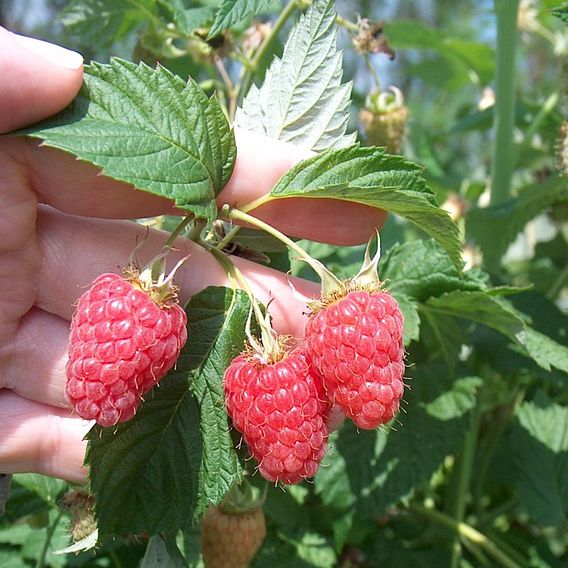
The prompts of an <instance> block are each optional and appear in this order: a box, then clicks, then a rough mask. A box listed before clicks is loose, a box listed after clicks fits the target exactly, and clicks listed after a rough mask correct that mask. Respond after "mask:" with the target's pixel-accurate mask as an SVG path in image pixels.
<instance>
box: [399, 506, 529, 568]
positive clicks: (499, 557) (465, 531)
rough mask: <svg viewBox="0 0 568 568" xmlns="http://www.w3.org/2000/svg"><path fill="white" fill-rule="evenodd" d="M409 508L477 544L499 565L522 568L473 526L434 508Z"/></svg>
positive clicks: (507, 567) (508, 567) (506, 567)
mask: <svg viewBox="0 0 568 568" xmlns="http://www.w3.org/2000/svg"><path fill="white" fill-rule="evenodd" d="M409 509H410V511H412V512H414V513H416V514H417V515H420V516H422V517H425V518H427V519H431V520H432V521H434V522H436V523H438V524H439V525H442V526H444V527H446V528H448V529H450V530H452V531H454V532H455V533H456V534H457V535H459V536H460V537H461V538H464V539H467V540H468V541H470V542H472V543H474V544H477V545H479V546H480V547H481V548H482V549H483V550H484V551H485V552H487V554H489V555H490V556H491V557H492V558H493V559H495V560H496V561H497V562H499V564H501V566H504V567H505V568H522V566H521V565H520V564H518V563H517V562H515V561H514V560H513V559H511V558H510V557H509V556H508V555H507V554H505V553H504V552H503V551H502V550H501V549H500V548H499V547H498V546H497V545H496V544H495V543H494V542H493V541H492V540H490V539H489V538H488V537H487V536H485V535H484V534H483V533H481V532H479V531H478V530H477V529H475V528H474V527H472V526H470V525H468V524H466V523H464V522H457V521H456V520H455V519H452V517H449V516H448V515H445V514H444V513H441V512H440V511H437V510H436V509H427V508H426V507H422V506H421V505H411V506H410V507H409Z"/></svg>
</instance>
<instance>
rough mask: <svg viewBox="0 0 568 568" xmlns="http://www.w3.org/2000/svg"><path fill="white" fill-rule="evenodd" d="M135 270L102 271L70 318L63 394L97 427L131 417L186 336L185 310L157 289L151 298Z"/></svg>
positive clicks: (150, 293) (80, 414)
mask: <svg viewBox="0 0 568 568" xmlns="http://www.w3.org/2000/svg"><path fill="white" fill-rule="evenodd" d="M136 275H137V273H136V274H135V275H134V276H132V275H131V277H130V278H129V279H125V278H123V277H122V276H119V275H117V274H102V275H100V276H99V277H98V278H96V279H95V281H94V282H93V284H92V285H91V287H90V289H89V290H88V291H87V292H85V293H84V294H83V295H82V296H81V298H80V299H79V303H78V305H77V310H76V311H75V315H74V316H73V321H72V322H71V335H70V346H69V362H68V363H67V385H66V389H65V393H66V395H67V398H68V399H69V401H70V402H71V403H72V404H73V406H74V408H75V410H76V412H77V414H79V416H81V417H83V418H86V419H88V420H91V419H94V420H96V421H97V423H98V424H100V425H101V426H113V425H115V424H117V423H119V422H125V421H126V420H129V419H130V418H132V416H134V414H135V413H136V409H137V407H138V405H139V403H140V400H141V397H142V395H143V394H144V393H146V392H147V391H149V390H150V389H151V388H152V387H153V386H154V385H155V384H156V383H157V382H158V381H159V380H160V379H161V378H163V377H164V376H165V375H166V373H167V372H168V371H169V370H170V369H171V368H172V367H173V366H174V364H175V362H176V361H177V358H178V356H179V352H180V350H181V348H182V347H183V346H184V344H185V342H186V340H187V330H186V324H187V317H186V315H185V312H184V310H183V309H182V308H181V307H180V306H179V305H178V304H176V303H170V304H168V303H167V301H165V300H168V299H171V295H170V296H167V295H166V296H165V300H164V292H163V290H161V289H158V288H156V289H157V290H158V292H159V293H158V295H157V297H156V298H154V299H153V293H152V292H153V290H152V289H148V288H147V287H145V286H143V284H142V283H141V281H140V280H139V279H138V278H137V277H136ZM170 291H171V288H170ZM160 294H161V296H160Z"/></svg>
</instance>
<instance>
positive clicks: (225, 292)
mask: <svg viewBox="0 0 568 568" xmlns="http://www.w3.org/2000/svg"><path fill="white" fill-rule="evenodd" d="M186 311H187V314H188V326H189V330H188V332H189V340H188V342H187V344H186V346H185V347H184V349H183V350H182V353H181V355H180V358H179V360H178V363H177V369H176V370H175V371H174V372H171V373H170V374H169V375H168V377H166V378H165V379H163V380H162V381H161V382H160V385H159V387H158V388H155V389H154V390H153V391H151V392H150V393H149V394H148V395H147V398H146V400H145V402H144V403H143V404H142V405H141V407H140V409H139V411H138V413H137V415H136V416H135V417H134V418H133V419H132V420H130V421H129V422H126V423H124V424H121V425H119V426H118V427H117V428H116V429H113V428H107V429H101V428H98V427H96V428H93V429H92V430H91V432H90V433H89V434H88V440H89V446H88V451H87V463H88V464H89V465H90V476H91V486H92V488H93V492H94V494H95V496H96V502H95V508H96V512H97V518H98V524H99V529H100V531H101V534H102V535H104V534H116V533H136V532H140V531H146V532H148V533H149V534H157V533H159V532H172V531H176V530H178V529H180V528H181V529H182V530H185V529H188V528H189V527H190V526H191V524H192V522H193V521H194V520H195V519H196V518H198V517H199V516H200V515H201V514H202V513H203V512H204V511H205V510H206V509H207V507H208V506H209V505H210V504H218V503H219V501H220V500H221V499H222V497H223V496H224V494H225V493H226V492H227V490H228V489H229V487H230V486H231V485H232V484H233V483H235V482H237V481H238V480H239V479H240V477H241V474H242V468H241V465H240V463H239V461H238V458H237V454H236V452H235V449H234V447H233V443H232V440H231V437H230V434H229V426H228V423H227V415H226V412H225V408H224V397H223V386H222V381H223V372H224V369H225V368H226V367H227V366H228V364H229V363H230V361H231V360H232V359H233V357H234V356H235V355H236V354H237V353H238V352H239V351H240V350H241V348H242V346H243V343H244V329H245V322H246V318H247V316H248V311H249V304H248V301H247V299H246V294H245V293H244V292H242V291H237V292H234V291H232V290H230V289H227V288H207V289H206V290H204V291H203V292H201V293H199V294H197V295H196V296H194V297H193V299H192V300H191V302H189V304H188V305H187V308H186Z"/></svg>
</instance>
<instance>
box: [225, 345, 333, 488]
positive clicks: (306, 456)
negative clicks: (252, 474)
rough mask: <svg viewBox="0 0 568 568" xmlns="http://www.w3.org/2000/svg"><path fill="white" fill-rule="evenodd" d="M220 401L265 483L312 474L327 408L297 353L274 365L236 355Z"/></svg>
mask: <svg viewBox="0 0 568 568" xmlns="http://www.w3.org/2000/svg"><path fill="white" fill-rule="evenodd" d="M225 397H226V403H227V412H228V414H229V416H230V417H231V419H232V421H233V426H234V427H235V428H236V429H237V430H238V431H239V432H240V433H241V434H242V435H243V439H244V441H245V443H246V444H247V446H248V449H249V451H250V453H251V454H252V456H253V457H254V458H255V459H256V461H257V462H258V468H259V471H260V473H261V475H262V476H263V477H264V478H265V479H267V480H269V481H272V482H275V483H278V482H281V483H285V484H293V483H299V482H301V481H302V480H303V479H306V478H310V477H313V476H314V475H315V473H316V471H317V469H318V467H319V464H320V462H321V460H322V458H323V456H324V453H325V446H326V443H327V437H328V429H327V426H326V420H327V413H328V410H329V404H328V402H327V400H326V399H325V393H324V391H323V387H322V385H321V378H320V377H319V376H318V374H317V373H316V372H315V370H314V369H313V367H312V366H311V365H310V363H309V361H308V358H307V356H306V353H305V351H304V350H303V349H297V350H295V351H292V352H291V353H288V354H287V355H284V356H283V357H282V358H280V359H278V360H276V361H275V362H262V361H260V360H259V359H257V358H255V357H254V356H251V355H250V354H247V353H244V354H241V355H239V356H238V357H237V358H236V359H234V360H233V362H232V363H231V365H230V366H229V367H228V368H227V370H226V372H225Z"/></svg>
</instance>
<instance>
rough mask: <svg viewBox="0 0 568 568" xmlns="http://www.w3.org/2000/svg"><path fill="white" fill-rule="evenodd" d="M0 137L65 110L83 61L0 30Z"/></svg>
mask: <svg viewBox="0 0 568 568" xmlns="http://www.w3.org/2000/svg"><path fill="white" fill-rule="evenodd" d="M0 77H1V78H2V79H1V80H0V133H2V132H9V131H10V130H14V129H16V128H21V127H23V126H27V125H28V124H32V123H34V122H37V121H38V120H41V119H43V118H47V117H49V116H51V115H52V114H55V113H56V112H58V111H60V110H61V109H63V108H64V107H65V106H67V105H68V104H69V103H70V102H71V100H72V99H73V97H74V96H75V95H76V94H77V91H78V90H79V87H80V86H81V81H82V78H83V57H82V56H81V55H79V54H78V53H75V52H74V51H69V50H68V49H65V48H63V47H60V46H58V45H55V44H52V43H48V42H46V41H41V40H39V39H34V38H30V37H25V36H21V35H17V34H14V33H11V32H9V31H8V30H6V29H5V28H2V27H0Z"/></svg>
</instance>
